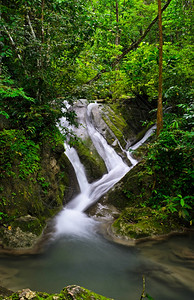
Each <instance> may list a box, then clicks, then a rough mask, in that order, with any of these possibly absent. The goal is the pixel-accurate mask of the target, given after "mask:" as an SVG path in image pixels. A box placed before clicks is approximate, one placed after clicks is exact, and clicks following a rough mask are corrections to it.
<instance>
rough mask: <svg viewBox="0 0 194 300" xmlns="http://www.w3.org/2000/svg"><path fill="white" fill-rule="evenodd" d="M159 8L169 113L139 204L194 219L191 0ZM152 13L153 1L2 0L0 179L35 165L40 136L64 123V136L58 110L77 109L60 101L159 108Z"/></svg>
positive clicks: (49, 136)
mask: <svg viewBox="0 0 194 300" xmlns="http://www.w3.org/2000/svg"><path fill="white" fill-rule="evenodd" d="M162 7H163V13H162V25H163V93H162V94H163V108H164V112H166V113H165V114H164V128H163V131H161V133H160V136H159V137H158V139H157V140H156V141H155V143H153V144H152V145H151V146H150V148H149V149H148V154H147V155H148V156H147V170H148V172H152V173H153V174H155V176H156V179H155V180H158V183H157V185H156V183H154V186H153V191H154V192H153V195H152V197H151V198H150V201H149V203H145V204H144V205H148V206H152V207H154V208H157V209H159V210H161V212H164V211H165V214H166V215H168V214H176V215H177V217H180V218H182V219H183V220H184V222H187V223H190V224H192V219H193V217H194V216H193V212H192V211H193V207H194V201H193V197H192V193H191V188H192V179H193V169H192V165H193V160H192V138H193V102H192V79H193V78H192V75H193V73H192V72H193V70H192V61H193V40H192V23H193V22H192V20H193V15H192V1H191V0H168V1H167V0H165V1H162ZM157 15H158V1H156V0H90V1H88V0H85V1H82V0H71V1H69V0H50V1H48V0H11V1H10V0H2V1H1V19H0V23H1V37H0V45H1V70H0V72H1V75H0V76H1V83H0V121H1V122H0V160H1V166H0V171H1V174H0V178H1V179H3V178H17V177H19V178H21V179H22V180H25V179H26V178H27V177H28V176H30V175H31V174H33V173H35V172H37V171H38V170H39V169H40V164H39V161H40V149H41V147H42V145H43V143H44V141H49V142H50V143H51V144H52V143H56V142H59V141H62V140H63V139H64V138H65V137H66V135H67V133H68V128H64V136H63V137H62V136H61V133H59V131H58V129H57V127H56V124H57V122H58V120H59V119H60V118H61V117H62V116H66V118H67V119H68V120H69V123H70V124H71V123H74V124H76V115H75V113H74V112H73V111H72V110H68V109H67V107H66V105H65V104H64V103H66V102H64V100H67V101H68V102H69V103H70V104H72V103H73V102H74V101H76V100H77V99H80V98H86V99H88V100H95V99H105V100H106V101H107V102H108V101H111V102H114V103H116V104H119V102H120V101H122V100H123V99H125V100H127V99H131V98H134V97H137V98H139V99H140V100H141V101H142V103H146V105H148V106H149V107H150V110H154V114H155V112H156V108H157V99H158V72H159V30H158V17H157ZM154 122H155V120H154V119H153V123H154ZM147 125H150V124H147ZM72 142H75V140H72ZM14 164H17V165H18V170H19V171H18V172H15V171H14V168H13V165H14ZM161 173H162V174H163V176H162V177H160V176H159V177H157V176H158V174H161ZM157 178H159V179H157ZM169 178H170V179H169ZM169 180H170V186H169V185H168V183H169ZM39 181H40V182H41V184H42V186H44V184H45V185H46V182H45V180H44V178H42V177H41V179H40V178H39ZM155 185H156V186H157V188H155ZM44 188H45V187H44ZM2 191H3V186H1V192H2ZM7 201H8V200H7V199H6V198H5V197H4V198H2V199H1V204H0V211H1V212H0V220H1V223H5V221H6V220H8V219H9V217H10V216H9V214H8V212H7V210H6V205H7ZM12 217H13V216H12Z"/></svg>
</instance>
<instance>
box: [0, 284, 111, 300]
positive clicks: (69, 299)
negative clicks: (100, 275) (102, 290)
mask: <svg viewBox="0 0 194 300" xmlns="http://www.w3.org/2000/svg"><path fill="white" fill-rule="evenodd" d="M30 299H33V300H42V299H46V300H84V299H85V300H111V299H110V298H106V297H104V296H101V295H98V294H96V293H94V292H92V291H89V290H87V289H85V288H82V287H80V286H77V285H71V286H67V287H65V288H64V289H63V290H62V291H61V292H60V293H58V294H48V293H44V292H34V291H31V290H30V289H25V290H22V291H18V292H17V293H12V295H11V296H4V295H2V296H1V295H0V300H30ZM112 300H113V299H112Z"/></svg>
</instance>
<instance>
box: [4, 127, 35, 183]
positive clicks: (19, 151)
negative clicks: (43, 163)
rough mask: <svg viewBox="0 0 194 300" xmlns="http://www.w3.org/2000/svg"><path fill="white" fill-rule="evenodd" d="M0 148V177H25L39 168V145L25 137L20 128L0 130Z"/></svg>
mask: <svg viewBox="0 0 194 300" xmlns="http://www.w3.org/2000/svg"><path fill="white" fill-rule="evenodd" d="M0 149H1V150H0V160H1V166H0V174H1V177H5V176H8V177H9V176H13V177H16V176H19V177H20V178H22V179H25V178H26V177H27V176H28V175H30V174H32V173H34V172H35V171H38V169H39V168H40V166H39V160H40V158H39V151H40V149H39V146H38V145H37V144H35V142H33V141H32V140H30V139H28V138H26V136H25V134H24V132H23V131H22V130H14V129H13V130H3V131H1V132H0ZM17 167H18V169H17ZM18 170H19V174H17V172H18Z"/></svg>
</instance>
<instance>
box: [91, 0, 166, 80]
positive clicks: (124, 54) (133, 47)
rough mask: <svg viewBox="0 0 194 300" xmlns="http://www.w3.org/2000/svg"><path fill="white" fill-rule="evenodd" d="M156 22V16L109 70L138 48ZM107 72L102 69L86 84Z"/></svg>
mask: <svg viewBox="0 0 194 300" xmlns="http://www.w3.org/2000/svg"><path fill="white" fill-rule="evenodd" d="M171 1H172V0H167V2H166V4H165V5H164V6H163V8H162V10H161V11H162V13H163V11H164V10H165V9H166V8H167V7H168V5H169V4H170V2H171ZM157 21H158V15H157V17H155V19H154V20H153V21H152V22H151V23H150V24H149V26H148V27H147V28H146V30H145V31H144V33H143V34H142V35H141V36H140V38H139V39H138V40H137V41H136V42H134V43H132V44H131V45H130V46H129V47H128V48H127V49H125V50H124V51H123V53H122V54H121V55H119V56H117V58H116V59H115V60H114V61H113V62H112V64H111V68H112V69H113V68H114V67H115V66H116V65H118V64H119V63H120V61H121V60H122V59H123V58H124V57H125V56H126V55H127V54H128V53H129V52H130V51H132V50H134V49H136V48H138V46H139V44H140V43H141V42H142V41H143V39H144V38H145V37H146V35H147V34H148V33H149V32H150V30H151V28H152V27H153V25H154V24H155V23H156V22H157ZM106 72H108V70H107V69H102V70H101V71H100V72H99V73H98V74H96V76H94V77H93V78H92V79H90V80H89V81H88V82H86V84H91V83H93V82H94V81H96V80H98V79H99V78H100V77H101V76H102V74H103V73H106Z"/></svg>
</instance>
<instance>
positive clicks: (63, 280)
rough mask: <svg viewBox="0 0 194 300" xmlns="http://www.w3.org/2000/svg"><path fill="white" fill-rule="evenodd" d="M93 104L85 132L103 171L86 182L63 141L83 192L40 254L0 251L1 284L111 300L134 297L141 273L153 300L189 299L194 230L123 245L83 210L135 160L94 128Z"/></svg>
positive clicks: (137, 295)
mask: <svg viewBox="0 0 194 300" xmlns="http://www.w3.org/2000/svg"><path fill="white" fill-rule="evenodd" d="M95 105H96V104H90V105H89V106H88V110H87V116H86V124H87V130H88V134H89V135H90V137H91V139H92V141H93V144H94V145H95V147H96V149H97V151H98V153H99V154H100V156H101V157H102V158H103V159H104V161H105V164H106V167H107V174H105V175H104V176H103V177H102V178H101V179H99V180H97V181H95V182H93V183H90V184H89V183H88V181H87V178H86V175H85V171H84V167H83V165H82V164H81V162H80V160H79V157H78V155H77V153H76V151H75V150H74V149H73V148H69V146H67V145H66V154H67V156H68V158H69V159H70V161H71V163H72V165H73V167H74V169H75V172H76V175H77V178H78V183H79V185H80V191H81V192H80V194H79V195H77V196H76V197H75V198H74V199H72V201H70V202H69V203H68V205H67V206H66V207H65V208H64V209H63V210H62V211H61V213H60V214H59V215H58V216H57V217H56V219H55V232H54V234H53V236H52V238H51V239H50V240H49V241H48V242H47V245H45V251H44V252H43V253H41V254H36V255H23V256H19V257H16V256H9V255H2V254H1V255H0V285H2V286H5V287H8V288H9V289H12V290H14V291H16V290H18V289H23V288H30V289H32V290H38V291H45V292H52V293H53V292H59V291H60V290H61V289H62V288H63V287H64V286H67V285H70V284H77V285H80V286H83V287H85V288H88V289H90V290H93V291H94V292H96V293H98V294H102V295H104V296H106V297H112V298H114V299H115V300H138V299H140V297H141V293H142V275H143V274H144V275H145V278H146V292H147V293H148V294H150V295H151V296H152V297H153V298H154V300H183V299H184V300H193V299H194V286H193V278H194V234H191V233H190V234H189V233H188V234H187V235H185V236H176V237H171V238H169V239H168V240H166V241H160V242H159V241H158V242H157V241H150V242H145V243H142V244H139V245H138V246H135V247H126V246H122V245H118V244H115V243H113V242H110V241H108V240H106V239H104V238H103V236H102V235H101V234H100V229H99V228H100V225H101V224H100V222H99V221H96V220H94V219H93V218H89V217H88V216H87V215H86V214H85V213H84V211H85V210H86V209H87V208H88V207H89V206H91V205H92V204H93V203H95V202H96V201H97V200H98V199H100V198H101V197H102V195H104V194H105V193H106V192H107V191H108V190H109V189H110V188H112V187H113V186H114V184H115V183H116V182H118V181H119V180H120V179H121V178H122V177H123V176H124V175H125V174H126V173H127V172H128V171H129V170H130V169H131V168H132V167H133V166H134V165H135V164H136V163H137V161H136V160H135V159H134V158H133V157H132V156H131V155H130V153H128V158H129V160H130V166H128V165H126V164H125V163H124V162H123V160H122V159H121V157H120V156H118V155H117V153H116V152H115V151H114V149H113V148H112V147H110V146H109V145H108V144H107V142H106V140H105V139H104V138H103V137H102V136H101V135H100V133H99V132H98V131H97V130H96V129H95V127H94V126H93V124H92V121H91V110H92V108H93V107H94V106H95ZM153 129H154V128H153ZM153 129H152V130H153ZM150 134H151V132H149V133H147V135H146V136H145V137H144V139H142V141H140V143H139V144H138V145H137V144H136V145H134V146H133V149H135V148H134V147H138V146H139V145H140V144H141V143H143V142H144V141H145V140H146V138H148V136H149V135H150Z"/></svg>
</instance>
